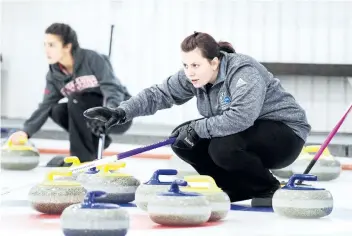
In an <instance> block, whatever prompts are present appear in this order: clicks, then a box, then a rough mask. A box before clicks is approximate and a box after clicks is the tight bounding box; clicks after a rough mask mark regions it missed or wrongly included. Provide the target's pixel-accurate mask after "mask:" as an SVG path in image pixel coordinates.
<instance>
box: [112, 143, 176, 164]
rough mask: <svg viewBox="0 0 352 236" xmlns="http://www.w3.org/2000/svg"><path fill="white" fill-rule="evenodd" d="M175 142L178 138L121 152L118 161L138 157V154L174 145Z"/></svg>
mask: <svg viewBox="0 0 352 236" xmlns="http://www.w3.org/2000/svg"><path fill="white" fill-rule="evenodd" d="M175 140H176V138H169V139H166V140H164V141H161V142H158V143H154V144H151V145H148V146H144V147H140V148H136V149H132V150H130V151H127V152H121V153H120V154H118V155H117V159H118V160H121V159H124V158H126V157H130V156H134V155H137V154H139V153H142V152H146V151H150V150H153V149H156V148H159V147H162V146H166V145H169V144H173V143H174V142H175Z"/></svg>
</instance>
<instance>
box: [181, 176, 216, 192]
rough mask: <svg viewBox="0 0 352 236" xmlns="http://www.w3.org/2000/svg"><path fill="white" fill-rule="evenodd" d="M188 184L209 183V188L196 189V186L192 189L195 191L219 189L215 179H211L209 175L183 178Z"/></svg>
mask: <svg viewBox="0 0 352 236" xmlns="http://www.w3.org/2000/svg"><path fill="white" fill-rule="evenodd" d="M183 179H184V180H185V181H186V182H193V183H195V182H196V183H197V182H198V183H208V184H209V186H208V187H199V186H198V187H196V186H194V187H193V186H192V188H194V189H204V188H207V189H217V188H218V186H217V185H216V183H215V181H214V179H213V178H212V177H210V176H209V175H189V176H185V177H184V178H183Z"/></svg>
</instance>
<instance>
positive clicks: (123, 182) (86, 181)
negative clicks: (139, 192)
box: [77, 162, 140, 204]
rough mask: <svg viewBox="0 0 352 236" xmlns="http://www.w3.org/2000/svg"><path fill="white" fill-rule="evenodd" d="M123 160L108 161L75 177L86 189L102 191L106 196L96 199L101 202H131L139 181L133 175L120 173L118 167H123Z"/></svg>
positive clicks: (124, 164)
mask: <svg viewBox="0 0 352 236" xmlns="http://www.w3.org/2000/svg"><path fill="white" fill-rule="evenodd" d="M125 166H126V163H125V162H116V163H110V164H106V165H103V166H99V167H98V170H90V171H88V172H86V173H84V174H80V175H79V176H78V177H77V181H79V182H80V183H82V185H83V187H84V188H85V189H87V191H104V192H106V196H104V197H99V198H97V199H96V201H97V202H101V203H104V202H106V203H115V204H123V203H129V202H133V201H134V200H135V193H136V189H137V187H138V186H139V185H140V181H139V180H138V179H136V178H135V177H133V176H131V175H129V174H125V173H121V172H120V171H117V170H118V169H120V168H122V167H125Z"/></svg>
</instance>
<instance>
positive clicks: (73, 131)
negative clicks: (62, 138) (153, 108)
mask: <svg viewBox="0 0 352 236" xmlns="http://www.w3.org/2000/svg"><path fill="white" fill-rule="evenodd" d="M102 105H103V97H102V96H101V95H99V94H94V93H86V94H80V95H75V96H72V97H70V98H69V99H68V102H67V103H59V104H56V105H54V106H53V108H52V109H51V111H50V115H49V116H50V118H51V119H52V120H53V121H54V122H55V123H57V124H58V125H59V126H60V127H61V128H63V129H65V130H66V131H67V132H68V133H69V141H70V155H71V156H77V157H78V158H79V159H80V161H81V162H88V161H93V160H95V159H96V158H97V153H98V143H99V137H98V136H96V135H94V134H93V133H92V131H91V129H90V128H89V127H88V125H87V122H86V120H85V118H84V116H83V112H84V111H85V110H87V109H89V108H92V107H96V106H102ZM131 124H132V122H128V123H126V124H123V125H119V126H114V127H113V128H112V130H111V131H109V132H110V133H117V134H122V133H124V132H126V131H127V130H128V129H129V128H130V126H131ZM110 143H111V138H110V137H109V136H108V135H106V138H105V148H107V147H108V146H109V145H110Z"/></svg>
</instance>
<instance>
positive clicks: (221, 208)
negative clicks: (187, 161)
mask: <svg viewBox="0 0 352 236" xmlns="http://www.w3.org/2000/svg"><path fill="white" fill-rule="evenodd" d="M184 180H185V181H186V182H187V183H188V186H187V187H181V188H180V189H181V191H183V192H196V193H200V194H203V195H204V196H205V197H206V199H207V200H208V201H209V203H210V206H211V215H210V218H209V220H208V221H219V220H222V219H224V218H225V217H226V216H227V214H228V213H229V211H230V210H231V201H230V197H229V196H228V195H227V194H226V193H225V192H224V191H222V190H221V188H219V187H218V186H217V185H216V183H215V181H214V179H213V178H212V177H210V176H207V175H194V176H185V177H184ZM192 182H193V183H207V186H204V187H202V186H192V184H191V183H192Z"/></svg>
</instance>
